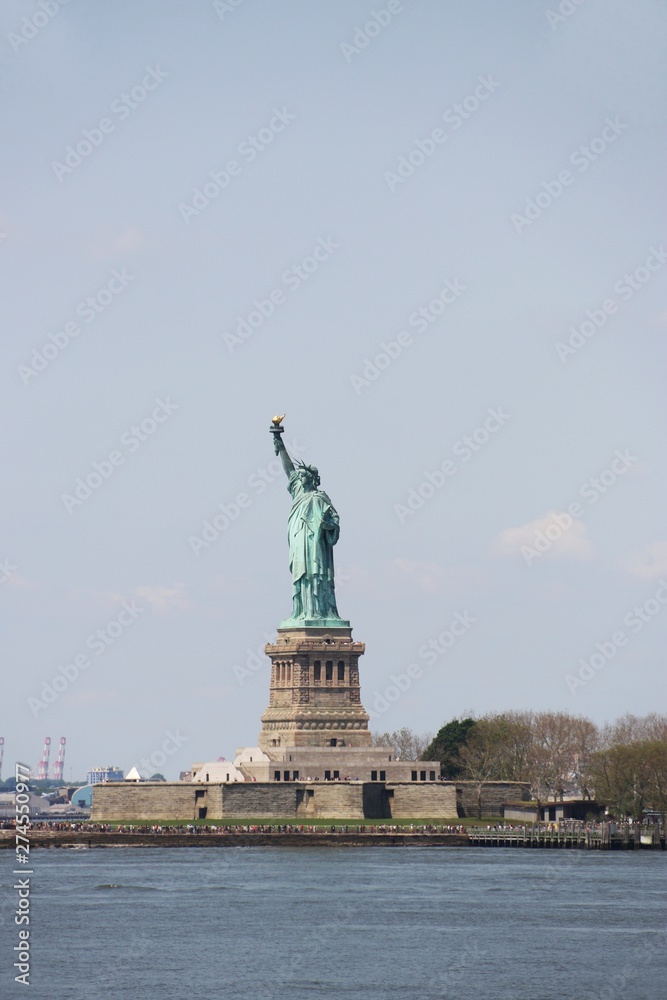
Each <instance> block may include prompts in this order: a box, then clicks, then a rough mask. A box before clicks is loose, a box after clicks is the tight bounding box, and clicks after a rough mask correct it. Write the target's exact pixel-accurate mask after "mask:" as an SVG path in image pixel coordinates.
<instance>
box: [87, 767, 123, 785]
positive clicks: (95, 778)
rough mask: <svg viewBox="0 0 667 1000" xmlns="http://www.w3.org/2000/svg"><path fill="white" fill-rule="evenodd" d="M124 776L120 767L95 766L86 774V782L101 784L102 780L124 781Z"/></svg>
mask: <svg viewBox="0 0 667 1000" xmlns="http://www.w3.org/2000/svg"><path fill="white" fill-rule="evenodd" d="M124 777H125V774H124V772H123V771H122V769H121V768H120V767H110V766H107V767H94V768H93V769H92V771H89V772H88V774H87V775H86V782H87V784H89V785H99V784H100V782H102V781H122V780H123V778H124Z"/></svg>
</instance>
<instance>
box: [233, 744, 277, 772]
mask: <svg viewBox="0 0 667 1000" xmlns="http://www.w3.org/2000/svg"><path fill="white" fill-rule="evenodd" d="M270 759H271V758H270V757H269V756H268V754H265V753H264V751H263V750H262V748H261V747H237V748H236V757H235V758H234V764H235V766H236V767H243V765H244V764H255V763H257V761H262V762H268V761H269V760H270Z"/></svg>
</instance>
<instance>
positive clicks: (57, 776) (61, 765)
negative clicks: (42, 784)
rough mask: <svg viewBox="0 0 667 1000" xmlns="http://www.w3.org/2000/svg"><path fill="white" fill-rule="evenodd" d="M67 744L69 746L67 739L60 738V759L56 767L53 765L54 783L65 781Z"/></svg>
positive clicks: (55, 764)
mask: <svg viewBox="0 0 667 1000" xmlns="http://www.w3.org/2000/svg"><path fill="white" fill-rule="evenodd" d="M66 744H67V740H66V739H65V737H64V736H61V737H60V746H59V747H58V759H57V760H56V762H55V763H54V765H53V771H52V772H51V773H52V774H53V780H54V781H62V780H63V774H64V773H65V745H66Z"/></svg>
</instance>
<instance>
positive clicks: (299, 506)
mask: <svg viewBox="0 0 667 1000" xmlns="http://www.w3.org/2000/svg"><path fill="white" fill-rule="evenodd" d="M287 489H288V490H289V492H290V494H291V496H292V508H291V510H290V513H289V521H288V527H287V538H288V541H289V552H290V571H291V573H292V620H293V621H294V620H299V619H301V620H303V619H317V618H326V619H340V615H339V614H338V610H337V608H336V594H335V590H334V562H333V547H334V545H335V544H336V542H337V541H338V536H339V534H340V523H339V518H338V514H337V512H336V511H335V509H334V507H333V505H332V503H331V500H330V499H329V497H328V496H327V495H326V493H325V492H324V491H323V490H312V491H310V492H307V491H306V490H305V488H304V486H303V483H302V482H301V481H300V479H299V477H298V475H297V473H296V472H293V473H292V474H291V475H290V477H289V481H288V483H287Z"/></svg>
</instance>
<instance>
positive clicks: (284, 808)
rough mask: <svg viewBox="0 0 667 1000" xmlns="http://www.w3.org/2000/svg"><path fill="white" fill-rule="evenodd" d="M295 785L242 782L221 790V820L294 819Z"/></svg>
mask: <svg viewBox="0 0 667 1000" xmlns="http://www.w3.org/2000/svg"><path fill="white" fill-rule="evenodd" d="M298 787H300V786H299V785H297V783H296V782H288V783H284V784H283V783H279V782H277V781H268V782H259V781H245V782H238V783H237V784H235V785H223V787H222V814H223V817H238V818H239V819H271V818H272V817H276V818H278V819H281V818H283V817H285V818H286V817H288V816H295V815H296V792H297V788H298Z"/></svg>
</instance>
